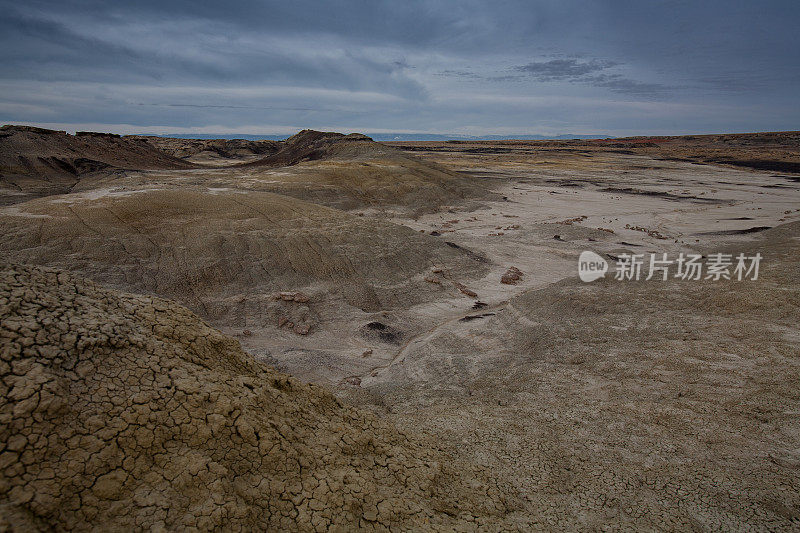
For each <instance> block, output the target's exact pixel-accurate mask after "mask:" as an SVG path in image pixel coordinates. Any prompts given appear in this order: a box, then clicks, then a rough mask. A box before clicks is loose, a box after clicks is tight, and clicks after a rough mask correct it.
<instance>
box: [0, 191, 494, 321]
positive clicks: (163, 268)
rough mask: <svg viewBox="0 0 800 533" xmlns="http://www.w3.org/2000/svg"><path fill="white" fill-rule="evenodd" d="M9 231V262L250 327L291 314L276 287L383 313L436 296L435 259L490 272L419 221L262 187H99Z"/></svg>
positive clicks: (21, 218)
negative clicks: (428, 275) (364, 213)
mask: <svg viewBox="0 0 800 533" xmlns="http://www.w3.org/2000/svg"><path fill="white" fill-rule="evenodd" d="M0 228H2V229H1V230H0V260H2V259H5V260H6V261H14V262H26V263H31V264H38V265H43V266H51V267H58V268H64V269H67V270H70V271H75V272H79V273H81V274H82V275H85V276H87V277H89V278H91V279H93V280H95V281H100V282H103V283H105V284H108V285H111V286H113V287H115V288H119V289H124V290H131V291H135V292H145V293H151V294H155V295H158V296H164V297H168V298H171V299H175V300H177V301H179V302H181V303H182V304H184V305H187V306H189V307H190V308H191V309H193V310H195V311H196V312H198V313H200V314H202V315H203V316H204V317H205V318H208V319H213V320H215V323H218V324H230V325H237V326H241V327H245V326H256V327H260V326H264V325H267V324H275V323H276V322H277V321H278V320H279V317H280V315H281V313H282V311H281V309H278V307H277V304H276V303H274V302H273V301H272V295H273V294H274V293H275V292H276V291H282V290H298V289H302V288H304V287H309V286H313V287H318V286H320V285H321V286H322V288H320V290H316V292H321V293H323V294H329V293H333V294H334V296H333V297H331V298H334V299H343V300H344V301H345V302H347V303H348V304H349V305H351V306H354V307H357V308H359V309H363V310H377V309H380V308H388V307H392V306H395V305H413V304H414V303H418V302H419V301H422V300H424V299H426V298H428V299H430V298H434V297H436V296H435V293H434V292H432V289H431V288H430V284H426V283H425V282H424V281H423V279H422V278H423V274H424V272H425V271H426V270H427V269H429V268H430V267H431V266H433V265H436V264H438V265H441V264H447V265H451V266H450V268H451V269H452V271H453V272H454V273H455V275H457V276H470V275H473V274H475V275H477V274H479V273H480V272H482V271H483V270H484V269H485V265H483V264H482V263H481V261H480V260H479V259H480V258H474V257H471V256H470V255H468V254H467V253H466V252H465V251H463V250H458V249H454V248H451V247H449V246H447V245H446V244H445V243H443V242H441V241H439V240H437V239H435V238H434V237H430V236H428V235H424V234H420V233H418V232H415V231H413V230H411V229H409V228H406V227H403V226H398V225H394V224H389V223H386V222H381V221H375V220H370V219H367V218H365V217H356V216H353V215H350V214H347V213H344V212H342V211H338V210H335V209H330V208H326V207H323V206H319V205H315V204H310V203H307V202H303V201H301V200H297V199H294V198H289V197H285V196H280V195H276V194H271V193H262V192H243V191H232V190H208V189H194V190H147V189H145V190H139V191H110V190H99V189H98V190H93V191H89V192H87V193H73V194H70V195H66V196H58V197H48V198H42V199H38V200H32V201H30V202H26V203H24V204H18V205H15V206H11V207H6V208H4V209H0ZM325 298H328V296H325ZM304 312H305V313H306V315H308V312H306V311H304Z"/></svg>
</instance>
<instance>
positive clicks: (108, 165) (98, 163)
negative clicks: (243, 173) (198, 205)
mask: <svg viewBox="0 0 800 533" xmlns="http://www.w3.org/2000/svg"><path fill="white" fill-rule="evenodd" d="M193 167H194V165H193V164H192V163H189V162H186V161H182V160H180V159H178V158H175V157H172V156H170V155H167V154H166V153H164V152H162V151H161V150H158V149H157V148H155V147H153V146H152V145H150V144H149V143H147V142H146V141H144V140H142V139H136V138H129V137H120V136H119V135H112V134H108V133H92V132H78V133H77V134H76V135H68V134H67V133H65V132H63V131H54V130H46V129H42V128H34V127H30V126H3V127H1V128H0V191H1V192H3V193H4V194H2V195H0V201H2V203H3V204H8V203H12V202H16V201H20V200H23V199H27V198H30V197H35V196H43V195H48V194H63V193H66V192H69V191H70V189H71V188H72V187H74V186H75V185H76V184H77V183H78V182H79V181H80V179H81V177H82V176H85V175H88V174H92V173H96V172H100V171H103V172H107V173H110V172H113V171H114V170H117V169H186V168H193Z"/></svg>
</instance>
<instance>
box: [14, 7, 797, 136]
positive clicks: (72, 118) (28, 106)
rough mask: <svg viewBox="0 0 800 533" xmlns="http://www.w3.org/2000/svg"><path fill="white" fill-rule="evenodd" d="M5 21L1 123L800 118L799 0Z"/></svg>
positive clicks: (258, 10) (768, 125) (535, 128)
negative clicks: (798, 89) (799, 90)
mask: <svg viewBox="0 0 800 533" xmlns="http://www.w3.org/2000/svg"><path fill="white" fill-rule="evenodd" d="M0 13H2V14H3V16H2V17H0V66H2V68H0V120H2V121H5V122H12V121H16V122H36V123H43V124H44V123H51V124H81V123H95V124H128V125H132V126H130V127H131V128H132V127H156V126H163V127H169V128H172V129H175V128H185V129H187V130H191V129H198V128H211V127H223V128H227V129H236V128H237V127H245V126H246V127H248V128H250V129H254V128H282V129H287V130H290V129H292V128H296V127H298V128H299V127H306V126H308V127H330V128H338V129H347V128H356V129H362V130H370V129H371V130H379V129H382V130H386V129H389V130H391V129H395V130H401V131H408V130H416V131H453V132H465V131H466V130H469V131H468V132H475V133H479V132H486V133H492V132H499V131H518V132H519V133H526V132H527V133H538V132H567V131H569V132H578V133H581V132H587V133H592V132H604V133H611V134H615V133H625V132H634V131H713V130H729V129H759V130H765V129H792V128H796V123H797V122H798V120H800V110H799V109H800V106H797V105H796V97H795V96H794V93H795V91H796V87H797V85H798V84H800V68H799V67H800V65H799V62H798V60H797V52H796V51H797V50H798V49H800V37H798V32H796V29H795V28H796V25H797V22H798V20H800V3H798V2H794V1H769V0H768V1H765V2H759V3H755V2H753V3H750V2H741V1H725V2H723V1H707V2H688V1H672V2H662V1H653V2H634V1H614V2H596V1H589V0H579V1H571V2H558V3H556V2H544V1H542V2H532V1H528V0H519V1H515V0H498V1H492V2H488V1H478V0H462V1H448V0H424V1H423V0H406V1H403V2H398V1H396V0H384V1H378V0H375V1H367V0H352V1H338V2H323V1H313V2H312V1H309V0H295V1H292V2H286V1H280V2H278V1H265V0H239V1H236V2H219V1H209V0H191V1H189V0H159V1H153V0H138V1H136V2H108V1H106V0H82V1H59V2H56V1H45V0H26V1H11V0H0ZM553 130H558V131H553ZM264 133H271V131H264Z"/></svg>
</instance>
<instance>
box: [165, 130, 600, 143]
mask: <svg viewBox="0 0 800 533" xmlns="http://www.w3.org/2000/svg"><path fill="white" fill-rule="evenodd" d="M364 135H367V136H368V137H372V139H373V140H376V141H502V140H508V139H520V140H526V141H544V140H566V139H613V137H610V136H608V135H572V134H565V135H456V134H453V135H447V134H434V133H369V132H367V133H365V134H364ZM158 137H173V138H177V139H247V140H249V141H259V140H269V141H283V140H285V139H287V138H289V137H290V135H245V134H241V135H214V134H213V133H212V134H200V133H173V134H169V135H158Z"/></svg>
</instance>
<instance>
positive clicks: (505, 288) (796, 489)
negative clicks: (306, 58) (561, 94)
mask: <svg viewBox="0 0 800 533" xmlns="http://www.w3.org/2000/svg"><path fill="white" fill-rule="evenodd" d="M0 228H2V231H0V262H2V267H1V268H0V316H1V317H2V326H0V344H1V346H2V351H1V352H0V355H1V356H2V358H1V359H0V367H1V368H2V381H0V383H1V384H2V385H1V386H2V392H3V394H2V404H1V405H0V433H1V434H2V439H0V441H1V442H2V451H0V529H3V530H9V529H10V530H20V531H28V530H50V529H80V530H85V529H97V530H120V531H122V530H132V529H152V530H164V529H166V530H184V529H195V528H196V529H200V530H211V529H223V530H227V529H246V530H254V529H259V530H279V529H282V530H301V531H311V530H317V531H325V530H337V531H346V530H353V529H365V530H367V529H377V530H386V529H393V530H486V531H507V530H519V531H530V530H552V529H560V530H565V529H566V530H599V529H604V528H611V529H634V530H662V529H667V530H676V529H680V530H726V531H731V530H751V529H753V530H780V529H796V528H798V527H800V417H798V414H800V390H798V383H800V358H799V357H798V356H799V355H800V330H799V329H798V323H799V322H800V294H799V291H800V270H798V262H797V258H798V253H800V133H797V132H786V133H764V134H741V135H710V136H692V137H688V136H686V137H647V138H644V137H633V138H624V139H598V140H574V141H451V142H395V143H377V142H374V141H372V140H371V139H370V138H369V137H366V136H363V135H358V134H351V135H341V134H336V133H323V132H317V131H310V130H305V131H301V132H300V133H297V134H296V135H294V136H292V137H290V138H289V139H287V140H286V141H245V140H222V139H220V140H191V139H175V138H165V137H147V136H118V135H110V134H97V133H79V134H77V135H70V134H66V133H64V132H59V131H52V130H44V129H39V128H33V127H26V126H5V127H3V128H2V130H0ZM584 250H590V251H593V252H595V253H597V254H599V255H600V256H601V257H603V258H605V259H606V260H608V261H609V262H610V263H611V264H612V265H613V262H614V261H615V260H618V259H619V258H620V257H624V256H625V255H626V254H631V255H632V254H642V255H645V256H649V254H656V255H658V256H659V257H662V255H663V254H668V256H670V257H677V256H678V255H679V254H681V253H683V254H698V255H700V256H702V257H703V258H708V257H709V256H710V255H712V254H718V253H726V254H731V255H732V256H735V255H736V254H739V253H744V254H747V255H748V256H752V255H754V254H757V253H758V254H761V256H762V260H761V264H760V271H759V272H758V276H757V279H745V280H737V279H736V277H735V276H730V278H731V279H725V278H724V277H723V278H721V279H713V278H707V277H706V276H701V277H700V279H698V280H686V279H680V278H677V277H675V276H672V275H670V276H667V279H666V280H662V279H660V274H659V276H657V277H655V278H654V279H650V280H647V279H646V276H645V275H644V274H646V272H647V265H646V264H645V266H644V270H643V275H642V276H641V278H640V279H639V280H635V279H632V280H625V279H615V276H614V272H613V268H612V270H610V271H609V272H608V274H607V275H606V276H605V277H604V278H601V279H599V280H597V281H594V282H591V283H584V282H582V281H581V280H580V279H579V278H578V263H577V260H578V256H579V255H580V253H581V252H582V251H584Z"/></svg>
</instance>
